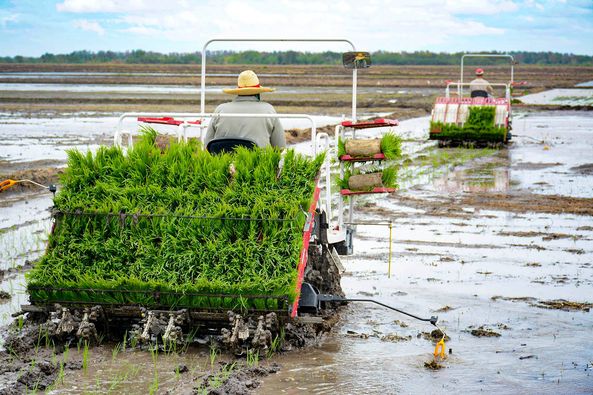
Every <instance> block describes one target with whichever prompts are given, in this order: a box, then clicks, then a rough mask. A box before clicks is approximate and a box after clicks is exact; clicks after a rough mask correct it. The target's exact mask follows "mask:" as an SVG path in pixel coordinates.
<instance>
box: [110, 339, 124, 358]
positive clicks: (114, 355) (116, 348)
mask: <svg viewBox="0 0 593 395" xmlns="http://www.w3.org/2000/svg"><path fill="white" fill-rule="evenodd" d="M121 348H122V344H121V343H117V344H116V345H115V346H113V349H112V350H111V361H115V359H116V358H117V354H119V351H120V350H121Z"/></svg>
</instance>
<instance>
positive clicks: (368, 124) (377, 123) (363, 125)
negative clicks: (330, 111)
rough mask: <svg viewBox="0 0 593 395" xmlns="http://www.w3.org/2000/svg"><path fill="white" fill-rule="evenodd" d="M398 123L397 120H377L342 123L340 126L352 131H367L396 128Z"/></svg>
mask: <svg viewBox="0 0 593 395" xmlns="http://www.w3.org/2000/svg"><path fill="white" fill-rule="evenodd" d="M397 125H399V121H398V120H397V119H385V118H379V119H375V120H374V121H364V122H357V123H353V122H352V121H344V122H342V126H344V127H347V128H352V129H368V128H379V127H382V126H397Z"/></svg>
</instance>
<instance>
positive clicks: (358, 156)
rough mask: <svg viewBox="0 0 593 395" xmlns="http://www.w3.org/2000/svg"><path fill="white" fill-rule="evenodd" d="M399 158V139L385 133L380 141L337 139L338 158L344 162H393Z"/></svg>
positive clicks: (393, 134) (389, 133) (394, 135)
mask: <svg viewBox="0 0 593 395" xmlns="http://www.w3.org/2000/svg"><path fill="white" fill-rule="evenodd" d="M400 157H401V138H400V137H399V136H397V135H396V134H395V133H392V132H388V133H385V134H384V135H383V136H382V137H381V138H380V139H379V138H378V139H348V140H343V139H341V138H340V139H338V158H339V159H340V160H341V161H345V162H367V161H379V160H394V159H399V158H400Z"/></svg>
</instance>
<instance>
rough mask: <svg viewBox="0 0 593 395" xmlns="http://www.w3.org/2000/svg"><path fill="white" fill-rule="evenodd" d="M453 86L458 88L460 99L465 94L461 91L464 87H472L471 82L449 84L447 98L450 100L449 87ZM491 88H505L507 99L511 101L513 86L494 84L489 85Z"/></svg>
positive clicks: (446, 90)
mask: <svg viewBox="0 0 593 395" xmlns="http://www.w3.org/2000/svg"><path fill="white" fill-rule="evenodd" d="M451 85H456V86H457V95H458V96H459V97H461V95H462V94H463V90H462V89H461V88H462V86H470V85H471V82H453V81H450V82H447V87H446V88H445V97H446V98H449V96H450V89H449V87H450V86H451ZM489 85H490V86H499V87H504V88H505V98H506V99H507V100H510V99H511V84H510V83H509V84H504V83H494V84H489Z"/></svg>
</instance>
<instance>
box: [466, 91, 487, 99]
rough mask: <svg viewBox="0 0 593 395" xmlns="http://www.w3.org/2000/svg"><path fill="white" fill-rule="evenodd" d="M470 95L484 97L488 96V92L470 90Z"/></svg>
mask: <svg viewBox="0 0 593 395" xmlns="http://www.w3.org/2000/svg"><path fill="white" fill-rule="evenodd" d="M470 96H471V97H472V98H474V97H485V98H488V92H486V91H483V90H479V91H472V92H471V94H470Z"/></svg>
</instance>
